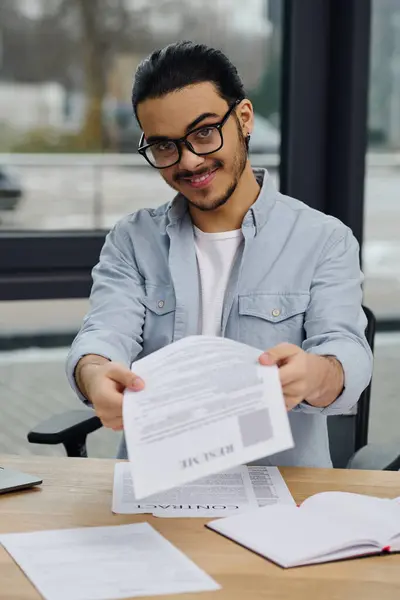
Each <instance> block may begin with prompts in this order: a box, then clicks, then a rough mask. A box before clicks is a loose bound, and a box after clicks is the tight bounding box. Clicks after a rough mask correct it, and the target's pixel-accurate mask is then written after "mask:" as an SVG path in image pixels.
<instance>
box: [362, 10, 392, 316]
mask: <svg viewBox="0 0 400 600" xmlns="http://www.w3.org/2000/svg"><path fill="white" fill-rule="evenodd" d="M370 65H371V66H370V88H369V124H368V141H369V144H368V155H367V168H366V179H365V207H364V211H365V223H364V247H363V264H364V272H365V275H366V280H365V302H366V304H368V305H369V306H370V307H371V308H372V309H373V310H374V312H375V313H376V315H377V316H378V318H384V319H395V320H396V319H397V320H400V235H399V232H400V225H399V223H400V4H399V2H398V1H397V0H374V2H373V4H372V35H371V58H370Z"/></svg>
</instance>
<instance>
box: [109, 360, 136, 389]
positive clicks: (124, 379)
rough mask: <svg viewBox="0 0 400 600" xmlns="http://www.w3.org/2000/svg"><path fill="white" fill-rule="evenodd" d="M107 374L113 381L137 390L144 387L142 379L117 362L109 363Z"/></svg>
mask: <svg viewBox="0 0 400 600" xmlns="http://www.w3.org/2000/svg"><path fill="white" fill-rule="evenodd" d="M107 375H108V377H109V378H110V379H112V380H113V381H116V382H117V383H121V384H122V385H123V386H124V387H126V388H129V389H130V390H133V391H134V392H139V391H140V390H142V389H143V388H144V381H143V379H141V378H140V377H138V376H137V375H135V373H132V372H131V371H130V370H129V369H127V368H126V367H124V366H123V365H119V364H118V363H111V365H110V367H109V369H108V370H107Z"/></svg>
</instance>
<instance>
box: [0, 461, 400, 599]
mask: <svg viewBox="0 0 400 600" xmlns="http://www.w3.org/2000/svg"><path fill="white" fill-rule="evenodd" d="M0 464H1V465H2V466H4V467H7V466H9V467H11V468H16V469H20V470H23V471H25V472H27V473H32V474H36V475H39V476H40V477H42V478H43V480H44V483H43V486H42V489H37V490H31V491H21V492H18V493H14V494H5V495H3V496H0V532H2V533H5V532H17V531H34V530H40V529H61V528H69V527H81V526H88V525H92V526H99V525H117V524H122V523H133V522H138V521H148V522H149V523H151V525H153V527H155V529H157V530H158V531H159V532H160V533H162V534H163V535H164V536H165V537H166V538H167V539H169V540H170V541H171V542H172V543H173V544H175V545H176V546H177V547H178V548H180V549H181V550H183V552H185V553H186V554H187V555H188V556H189V557H190V558H192V559H193V561H194V562H195V563H196V564H198V565H199V567H201V568H202V569H204V570H205V571H206V572H207V573H209V574H210V575H211V576H212V577H213V578H214V579H215V580H216V581H218V583H219V584H220V585H222V590H220V591H217V592H212V593H208V594H207V593H200V594H179V595H177V596H173V598H176V600H189V599H191V600H194V598H198V599H199V600H201V599H204V600H207V599H208V598H210V599H211V598H212V599H215V600H261V599H263V600H275V599H276V600H286V599H289V598H290V599H291V600H303V599H304V600H313V599H314V598H315V599H316V600H347V599H348V600H377V599H379V600H389V599H390V600H399V598H400V555H392V556H380V557H373V558H364V559H357V560H350V561H344V562H337V563H330V564H325V565H318V566H310V567H302V568H297V569H289V570H284V569H281V568H280V567H277V566H275V565H273V564H272V563H270V562H268V561H267V560H265V559H263V558H261V557H259V556H257V555H255V554H253V553H252V552H249V551H248V550H245V549H244V548H241V547H240V546H238V545H237V544H235V543H233V542H231V541H229V540H227V539H225V538H224V537H222V536H220V535H217V534H216V533H214V532H212V531H210V530H208V529H206V528H205V527H204V523H205V521H204V520H203V519H156V518H154V517H150V516H148V515H113V514H112V513H111V508H110V507H111V495H112V482H113V468H114V464H115V461H113V460H104V459H103V460H102V459H100V460H99V459H80V458H42V457H40V458H39V457H37V458H23V457H19V458H14V457H7V456H3V457H1V456H0ZM282 474H283V476H284V478H285V479H286V481H287V484H288V486H289V488H290V490H291V492H292V494H293V496H294V497H295V499H296V501H297V502H301V501H302V500H304V499H305V498H307V497H308V496H310V495H311V494H315V493H317V492H321V491H325V490H345V491H350V492H359V493H365V494H371V495H375V496H381V497H396V496H400V473H390V472H378V471H340V470H328V469H294V468H284V469H282ZM163 597H165V598H172V597H171V596H168V597H167V596H160V598H163ZM39 598H40V596H39V594H38V593H37V592H36V590H35V588H34V587H33V586H32V585H31V583H30V582H29V580H28V579H26V578H25V576H24V575H23V573H22V572H21V571H20V570H19V568H18V567H17V565H16V564H15V563H14V562H13V560H12V559H11V558H10V557H9V556H8V554H7V553H6V552H5V550H4V549H3V548H1V547H0V599H1V600H39Z"/></svg>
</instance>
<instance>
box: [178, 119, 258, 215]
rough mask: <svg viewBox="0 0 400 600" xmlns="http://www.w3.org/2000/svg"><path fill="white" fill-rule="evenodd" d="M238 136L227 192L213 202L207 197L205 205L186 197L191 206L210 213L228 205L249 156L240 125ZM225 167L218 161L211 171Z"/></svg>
mask: <svg viewBox="0 0 400 600" xmlns="http://www.w3.org/2000/svg"><path fill="white" fill-rule="evenodd" d="M238 134H239V135H238V148H237V151H236V152H235V157H234V161H233V166H232V181H231V183H230V184H229V185H228V187H227V189H226V190H225V192H224V193H223V194H221V195H219V196H218V197H217V198H215V199H213V200H211V201H207V197H205V198H204V204H203V203H202V201H201V200H191V199H190V198H187V197H186V199H187V201H188V202H189V204H191V205H192V206H194V207H195V208H197V209H198V210H201V211H203V212H209V211H212V210H216V209H217V208H220V207H221V206H224V204H226V203H227V202H228V200H229V198H230V197H231V196H232V194H233V193H234V191H235V190H236V188H237V186H238V183H239V181H240V178H241V176H242V174H243V171H244V170H245V168H246V163H247V155H248V148H247V143H246V138H245V137H244V135H243V133H242V130H241V129H240V126H239V124H238ZM223 166H224V163H223V162H222V161H220V160H216V161H214V164H213V165H212V167H211V170H213V169H217V168H220V167H223ZM190 175H191V174H189V176H190ZM185 176H187V175H186V174H185Z"/></svg>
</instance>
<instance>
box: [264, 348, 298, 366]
mask: <svg viewBox="0 0 400 600" xmlns="http://www.w3.org/2000/svg"><path fill="white" fill-rule="evenodd" d="M299 352H302V350H301V348H299V346H296V345H295V344H287V343H284V344H278V345H277V346H274V347H273V348H270V349H269V350H267V351H266V352H264V353H263V354H261V356H260V358H259V361H260V363H261V364H262V365H265V366H271V365H276V364H278V363H279V362H280V361H281V360H285V359H287V358H290V357H292V356H294V355H296V354H298V353H299Z"/></svg>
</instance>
